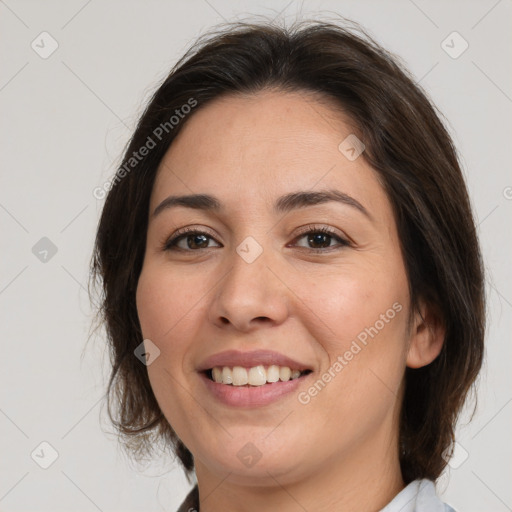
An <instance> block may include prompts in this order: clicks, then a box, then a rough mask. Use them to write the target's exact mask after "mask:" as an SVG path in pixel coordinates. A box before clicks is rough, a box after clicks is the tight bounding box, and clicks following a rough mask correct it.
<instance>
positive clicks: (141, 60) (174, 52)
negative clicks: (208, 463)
mask: <svg viewBox="0 0 512 512" xmlns="http://www.w3.org/2000/svg"><path fill="white" fill-rule="evenodd" d="M320 11H321V12H322V13H323V14H322V16H323V17H324V19H325V18H326V17H331V18H332V17H335V16H336V14H341V15H343V16H346V17H348V18H352V19H354V20H356V21H359V22H360V23H362V24H363V25H364V26H365V27H366V28H367V29H368V30H369V31H370V32H371V33H372V34H373V35H374V36H375V37H376V38H377V40H379V41H380V42H381V43H383V44H384V46H386V47H387V48H388V49H390V50H391V51H393V52H394V53H396V54H398V55H399V56H401V57H402V58H403V60H404V61H405V63H406V65H407V66H408V67H409V69H410V70H411V71H412V72H413V74H414V75H415V76H416V77H417V80H418V81H420V82H421V85H422V86H423V87H424V88H425V89H426V90H427V91H428V93H429V94H430V96H431V97H432V99H433V100H434V102H435V103H436V104H437V105H438V107H439V108H440V110H441V111H442V112H443V113H444V114H445V116H446V118H447V119H448V126H449V129H450V132H451V133H452V134H453V137H454V140H455V143H456V145H457V147H458V149H459V151H460V153H461V158H462V164H463V166H464V171H465V173H466V176H467V181H468V186H469V190H470V194H471V197H472V200H473V204H474V208H475V212H476V216H477V219H478V223H479V232H480V236H481V242H482V247H483V252H484V256H485V263H486V268H487V271H488V283H487V284H488V298H489V301H488V311H489V330H488V336H487V355H486V362H485V368H484V372H483V374H482V378H481V380H480V385H479V392H478V397H479V407H478V410H477V413H476V415H475V417H474V420H473V422H472V423H471V424H470V425H466V426H465V425H464V424H461V426H460V427H459V432H458V442H459V443H460V445H459V446H458V448H457V450H456V455H455V458H454V459H452V461H451V463H450V467H449V469H448V471H447V472H446V473H445V474H444V475H443V477H442V478H441V480H440V482H439V488H440V490H441V491H442V492H443V495H444V498H445V499H446V500H447V501H448V502H449V503H451V504H452V505H454V506H455V507H457V508H459V509H460V511H461V512H476V511H484V510H485V511H486V512H490V511H496V512H502V511H507V510H512V492H511V486H510V482H511V481H512V479H511V476H512V463H511V460H512V457H511V443H510V432H511V420H512V404H511V401H512V386H511V380H512V379H511V373H512V372H511V371H510V366H511V360H512V359H511V345H510V332H511V331H512V324H511V317H512V315H511V308H512V289H511V287H510V283H511V274H510V272H511V265H510V261H511V252H512V251H511V244H510V238H509V236H507V235H508V234H509V232H510V227H509V226H508V224H510V220H511V211H512V175H511V173H510V161H511V158H510V146H511V144H512V115H511V113H512V98H511V96H512V58H511V56H512V55H511V54H512V30H511V28H512V27H511V19H512V18H511V14H512V1H511V0H500V1H496V0H480V1H464V2H463V1H451V2H446V1H426V0H414V1H413V0H403V1H402V0H401V1H389V0H388V1H338V2H335V1H330V2H327V1H324V2H321V1H304V2H289V3H288V1H276V2H271V1H266V2H263V1H259V2H257V1H254V2H249V1H241V2H234V1H227V0H208V1H206V0H191V1H187V2H171V1H167V2H164V1H156V0H152V1H145V2H143V1H133V0H132V1H126V0H123V1H121V0H115V1H114V0H109V1H105V0H103V1H100V0H89V1H87V0H70V1H67V2H60V3H59V2H55V1H45V2H41V1H40V0H37V1H21V0H0V38H1V54H0V108H1V124H0V130H1V133H0V145H1V155H2V173H1V180H2V181H1V187H0V223H1V230H2V231H1V232H2V247H3V251H2V264H1V274H0V305H1V324H0V325H1V329H2V355H3V357H2V358H1V361H0V367H1V374H2V379H3V381H4V384H3V385H2V388H1V395H0V428H1V435H0V448H1V460H2V464H1V469H0V510H2V511H28V510H37V511H52V512H57V511H69V510H73V511H95V510H101V511H105V512H107V511H114V510H118V511H121V510H123V511H135V510H140V511H142V510H144V511H147V512H149V511H162V510H165V511H174V510H175V509H176V507H177V506H178V504H179V503H180V502H181V500H182V499H183V497H184V495H185V494H186V492H187V488H188V484H187V483H186V480H185V478H184V477H183V476H182V473H181V470H180V469H179V467H178V466H177V465H175V464H171V465H170V471H169V465H167V466H166V465H165V464H164V462H160V461H148V462H147V464H145V465H144V467H139V468H137V467H135V466H134V465H133V464H131V463H130V462H129V461H128V460H127V459H126V458H125V456H124V455H123V453H122V452H121V451H120V450H119V448H118V446H117V444H116V438H115V436H114V435H113V434H112V429H111V428H110V427H109V424H108V421H107V420H106V415H105V408H104V406H103V405H102V403H103V402H102V396H103V393H104V389H105V382H106V376H107V369H108V358H107V354H106V352H105V348H104V340H103V338H102V336H101V335H99V336H97V337H96V338H94V339H93V340H92V341H91V342H90V343H89V344H88V345H87V346H86V340H87V336H88V331H89V326H90V323H91V320H92V316H91V308H90V306H89V301H88V295H87V289H86V286H87V279H88V262H89V258H90V253H91V249H92V245H93V238H94V232H95V227H96V223H97V220H98V216H99V212H100V211H101V208H102V204H103V201H102V200H97V199H96V198H95V197H94V196H93V190H94V189H95V187H98V186H102V185H103V183H105V181H107V180H108V179H109V178H110V177H111V175H112V174H113V173H114V171H115V166H116V164H118V163H119V159H120V155H121V151H122V148H123V146H124V144H125V143H126V141H127V140H128V138H129V136H130V134H131V133H132V130H133V128H134V124H135V122H136V120H137V116H138V115H139V114H140V113H141V109H142V107H143V105H144V102H145V101H146V100H147V99H148V97H149V94H150V93H151V92H152V91H153V90H154V89H155V87H156V85H157V83H158V82H159V81H160V80H161V79H162V78H163V77H164V75H165V74H166V73H167V72H168V70H169V68H170V66H171V65H172V64H173V63H174V62H175V61H176V59H177V58H178V57H179V56H180V55H181V54H182V53H183V51H184V50H185V49H186V48H187V46H188V44H189V43H190V42H192V41H193V39H194V38H195V37H196V36H198V35H199V34H201V33H202V32H204V31H205V30H206V29H208V28H210V27H211V26H213V25H215V24H216V23H218V22H222V21H224V20H229V21H231V20H235V19H239V18H247V16H248V15H251V14H263V15H266V16H269V17H271V18H273V17H275V16H277V15H280V17H281V18H284V19H286V20H288V21H292V20H294V19H295V18H296V17H297V16H299V17H302V18H304V17H308V16H316V15H317V14H318V13H319V12H320ZM44 31H46V32H48V33H49V34H50V35H51V38H53V40H55V41H56V42H57V44H58V48H57V50H56V51H55V52H54V53H53V54H51V55H49V56H48V55H45V54H44V52H49V51H50V50H51V48H52V46H51V45H52V44H55V43H53V42H52V39H50V37H49V36H46V35H44V36H40V34H41V32H44ZM454 31H456V32H458V34H460V37H459V36H457V35H455V36H453V35H452V36H450V37H448V36H449V35H450V34H452V32H454ZM447 37H448V39H447ZM461 38H463V39H461ZM33 41H34V43H32V42H33ZM443 41H445V43H443ZM464 41H467V43H468V44H469V47H468V48H467V50H466V51H464V52H463V53H462V54H460V55H457V56H456V58H454V56H455V54H458V53H459V52H460V51H461V50H462V49H463V48H464V45H465V43H464ZM31 44H34V46H35V48H36V49H37V51H36V50H35V49H33V48H32V47H31ZM447 51H448V53H447ZM450 52H451V54H452V55H449V53H450ZM41 53H43V56H45V57H47V58H43V57H42V56H41ZM43 237H46V238H47V239H49V240H42V241H41V239H42V238H43ZM55 249H56V250H57V252H56V253H55V254H53V252H55ZM52 250H53V252H52ZM45 251H47V252H45ZM100 334H101V333H100ZM467 416H468V415H467V414H466V415H465V418H466V419H467ZM41 442H47V443H49V444H50V445H51V446H52V447H53V449H55V450H56V452H57V453H58V458H57V459H56V460H55V461H54V462H53V464H51V465H50V466H49V467H48V468H47V469H43V468H42V467H40V466H41V465H45V464H49V463H50V462H52V448H49V447H48V446H47V445H43V446H40V443H41ZM34 450H35V451H34ZM31 454H33V455H32V457H31Z"/></svg>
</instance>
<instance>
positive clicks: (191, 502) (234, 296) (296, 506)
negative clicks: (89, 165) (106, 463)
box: [93, 23, 484, 512]
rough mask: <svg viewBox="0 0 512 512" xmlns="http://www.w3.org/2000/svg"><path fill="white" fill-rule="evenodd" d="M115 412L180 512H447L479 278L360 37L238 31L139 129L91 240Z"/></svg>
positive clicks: (435, 170) (441, 178)
mask: <svg viewBox="0 0 512 512" xmlns="http://www.w3.org/2000/svg"><path fill="white" fill-rule="evenodd" d="M93 271H94V274H95V275H96V276H97V277H99V278H100V279H101V280H102V283H103V291H104V297H103V299H104V300H103V304H102V312H103V316H104V320H105V323H106V328H107V332H108V336H109V342H110V346H111V353H112V359H113V371H112V375H111V380H110V385H109V398H110V400H109V411H110V413H111V417H112V420H113V421H114V423H115V425H116V426H117V428H118V429H119V431H120V433H121V434H122V435H123V437H124V440H125V442H126V445H127V446H128V447H129V448H130V449H131V450H133V451H134V452H135V453H137V454H138V455H139V456H140V455H141V454H143V453H146V452H149V453H150V452H151V448H152V446H154V445H156V444H157V443H158V442H159V441H163V443H164V444H165V445H166V446H171V447H172V449H173V451H174V453H175V454H176V455H177V457H178V459H179V460H180V462H181V463H182V465H183V467H184V469H185V471H186V473H187V475H189V476H190V475H192V474H193V473H194V472H195V475H196V477H197V485H196V486H195V487H194V488H193V490H192V491H191V492H190V494H189V496H188V497H187V499H186V500H185V502H184V503H183V505H182V506H181V508H180V510H181V511H190V510H201V511H209V512H210V511H211V512H216V511H218V510H226V509H231V510H245V511H252V510H258V511H260V510H274V509H275V510H280V511H292V510H308V511H309V512H313V511H324V510H358V511H377V510H384V511H386V512H391V511H398V510H400V511H402V512H406V511H418V512H421V511H429V512H431V511H434V510H439V511H441V510H453V509H452V508H450V507H449V506H448V505H445V504H443V503H442V502H441V501H440V499H439V498H438V497H437V496H436V493H435V487H434V482H435V480H436V479H437V478H438V477H439V476H440V474H441V473H442V471H443V469H444V468H445V466H446V463H447V460H449V459H448V457H449V455H450V450H451V447H452V444H453V441H454V428H455V424H456V420H457V416H458V414H459V411H460V410H461V407H462V405H463V403H464V400H465V398H466V395H467V393H468V391H469V390H470V389H471V386H472V385H473V383H474V381H475V379H476V377H477V374H478V372H479V369H480V366H481V363H482V353H483V338H484V291H483V271H482V264H481V257H480V252H479V246H478V240H477V236H476V230H475V224H474V221H473V217H472V213H471V207H470V203H469V200H468V195H467V191H466V187H465V183H464V180H463V177H462V173H461V170H460V167H459V163H458V160H457V156H456V152H455V149H454V147H453V144H452V141H451V139H450V137H449V135H448V133H447V131H446V129H445V128H444V126H443V124H442V123H441V121H440V120H439V117H438V115H437V114H436V111H435V108H434V107H433V106H432V104H431V103H430V102H429V100H428V99H427V98H426V96H425V93H424V92H422V91H421V89H420V88H419V87H418V86H417V85H416V84H415V83H414V81H413V79H412V78H411V77H410V76H409V74H408V73H407V72H406V71H405V70H404V69H402V68H401V66H400V65H399V64H398V63H397V62H396V60H394V59H393V58H392V57H391V56H390V54H388V53H387V52H386V51H385V50H383V49H382V48H381V47H379V45H378V44H377V43H375V42H374V41H373V40H372V39H371V38H370V37H368V36H367V35H365V34H364V33H362V32H360V33H358V31H356V30H355V29H353V28H347V27H340V26H337V25H334V24H327V23H304V24H298V25H296V26H294V27H292V28H291V29H284V28H280V27H277V26H274V25H272V24H268V25H265V24H261V25H256V24H236V25H232V26H229V27H228V28H227V29H223V30H221V31H219V32H217V33H215V34H212V35H210V36H208V37H207V38H205V39H203V40H202V41H200V42H198V43H197V44H196V45H194V47H193V48H192V49H191V50H190V51H189V52H188V53H187V54H186V55H185V56H184V57H183V58H182V59H181V60H180V61H179V62H178V64H177V65H176V66H175V67H174V69H173V70H172V71H171V73H170V74H169V76H168V77H167V79H166V80H165V81H164V83H163V84H162V85H161V86H160V87H159V89H158V90H157V91H156V93H155V94H154V96H153V98H152V99H151V101H150V102H149V104H148V106H147V108H146V111H145V112H144V114H143V115H142V117H141V119H140V121H139V124H138V126H137V128H136V130H135V133H134V135H133V137H132V139H131V142H130V144H129V146H128V148H127V150H126V154H125V157H124V160H123V163H122V165H121V166H120V169H119V170H118V172H117V174H116V177H115V179H114V181H113V182H112V184H111V189H110V191H109V194H108V197H107V199H106V202H105V206H104V209H103V213H102V217H101V220H100V224H99V228H98V233H97V240H96V248H95V257H94V261H93Z"/></svg>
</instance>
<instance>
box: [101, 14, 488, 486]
mask: <svg viewBox="0 0 512 512" xmlns="http://www.w3.org/2000/svg"><path fill="white" fill-rule="evenodd" d="M346 25H347V26H343V27H342V26H339V25H338V24H332V23H323V22H302V23H298V24H295V25H294V26H293V27H291V28H282V27H280V26H276V25H274V24H272V23H262V24H251V23H236V24H229V25H228V26H227V28H226V27H223V28H222V29H221V30H219V31H217V32H214V33H211V34H209V35H207V37H205V38H203V39H201V40H199V41H198V42H197V43H196V44H195V45H193V46H192V47H191V49H190V50H189V51H188V52H187V53H186V54H185V55H184V56H183V57H182V59H181V60H180V61H179V62H178V63H177V64H176V66H175V67H174V68H173V69H172V70H171V72H170V74H169V75H168V77H167V78H166V79H165V80H164V82H163V83H162V84H161V86H160V87H159V88H158V89H157V91H156V93H155V94H154V95H153V97H152V98H151V100H150V101H149V104H148V105H147V107H146V110H145V112H144V113H143V115H142V116H141V118H140V120H139V123H138V125H137V128H136V130H135V133H134V135H133V137H132V139H131V141H130V143H129V144H128V146H127V149H126V152H125V155H124V159H123V162H122V164H121V166H120V168H119V170H118V172H117V174H116V177H115V182H114V184H113V186H112V188H111V189H110V191H109V193H108V196H107V198H106V201H105V205H104V208H103V212H102V216H101V220H100V222H99V226H98V231H97V237H96V245H95V252H94V257H93V261H92V275H93V278H94V279H99V280H100V281H101V283H102V296H101V301H102V302H101V306H100V313H101V318H102V320H103V321H104V323H105V325H106V330H107V335H108V340H109V346H110V354H111V361H112V373H111V378H110V382H109V386H108V405H109V415H110V418H111V420H112V421H113V423H114V425H115V426H116V427H117V429H118V431H119V432H120V433H121V435H122V436H121V437H122V439H123V440H124V442H125V444H126V446H127V447H128V448H129V449H131V450H133V451H134V452H137V453H139V454H141V453H151V448H152V443H153V442H154V441H155V440H163V441H164V443H167V444H168V445H171V446H172V447H173V450H174V453H175V454H176V455H177V456H178V458H179V459H180V461H181V463H182V464H183V466H184V468H185V470H186V472H187V474H189V473H190V472H191V471H192V469H193V457H192V455H191V453H190V452H189V451H188V449H187V448H186V447H185V446H184V445H183V443H182V442H181V441H180V440H179V439H178V437H177V436H176V434H175V433H174V431H173V430H172V428H171V426H170V425H169V424H168V422H167V420H166V419H165V417H164V416H163V414H162V412H161V410H160V408H159V406H158V403H157V401H156V399H155V397H154V394H153V391H152V389H151V386H150V383H149V379H148V374H147V370H146V367H145V366H144V365H143V364H141V363H140V361H139V360H138V359H137V358H136V357H135V356H134V350H135V348H136V347H137V346H138V345H139V344H140V343H141V342H142V339H143V338H142V334H141V329H140V325H139V321H138V316H137V309H136V305H135V293H136V289H137V281H138V278H139V275H140V272H141V269H142V263H143V259H144V252H145V243H146V231H147V224H148V209H149V199H150V195H151V192H152V187H153V183H154V180H155V175H156V172H157V169H158V167H159V164H160V162H161V160H162V158H163V156H164V154H165V153H166V151H167V150H168V148H169V146H170V145H171V143H172V141H173V140H174V138H175V137H176V135H177V134H178V133H179V131H180V129H181V128H182V126H183V125H184V123H186V122H187V119H189V118H190V117H191V116H193V115H194V112H195V111H197V110H199V109H201V108H203V107H204V106H205V105H207V104H208V102H209V101H211V100H213V99H214V98H218V97H220V96H221V95H226V94H240V93H243V94H252V93H257V92H258V91H262V90H264V89H269V88H272V89H278V90H281V91H283V92H287V91H299V92H312V93H317V94H319V95H320V96H321V97H325V98H326V99H330V100H334V102H335V104H336V105H339V106H340V107H341V108H342V109H343V110H344V111H345V112H346V113H347V114H348V115H349V117H350V119H351V120H352V122H353V123H354V124H355V126H356V128H357V129H358V131H359V133H360V135H361V137H362V140H363V142H364V144H365V146H366V149H365V152H364V153H363V156H364V158H366V159H367V161H368V163H369V164H370V165H371V166H372V167H373V168H374V169H375V170H376V172H377V173H378V175H379V178H380V180H381V183H382V185H383V186H384V188H385V190H386V192H387V195H388V197H389V200H390V201H391V204H392V207H393V209H394V214H395V219H396V223H397V229H398V234H399V237H400V240H401V244H402V251H403V255H404V261H405V266H406V271H407V274H408V279H409V286H410V295H411V306H412V308H413V309H414V308H415V307H417V306H418V301H419V300H423V301H425V302H426V303H427V304H430V305H431V306H432V307H434V308H435V309H436V311H438V312H439V313H440V315H441V318H442V322H443V323H444V325H445V327H446V337H445V343H444V346H443V348H442V350H441V353H440V355H439V356H438V357H437V358H436V360H435V361H434V362H432V363H431V364H429V365H428V366H426V367H424V368H420V369H410V368H407V370H406V374H405V393H404V398H403V404H402V414H401V420H400V431H399V439H400V454H399V456H400V463H401V468H402V475H403V478H404V481H405V482H406V483H407V482H410V481H412V480H414V479H416V478H430V479H434V480H435V479H436V478H437V477H438V476H439V475H440V473H441V472H442V470H443V468H444V467H445V465H446V461H445V458H444V453H445V452H446V450H449V449H450V447H451V446H452V443H453V441H454V428H455V424H456V421H457V418H458V415H459V412H460V410H461V407H462V405H463V403H464V400H465V398H466V395H467V393H468V391H469V390H470V389H471V387H472V385H473V383H474V381H475V379H476V377H477V375H478V372H479V370H480V367H481V364H482V357H483V339H484V325H485V317H484V300H485V298H484V277H483V267H482V262H481V256H480V250H479V245H478V239H477V235H476V229H475V223H474V220H473V216H472V212H471V207H470V202H469V199H468V195H467V191H466V187H465V183H464V178H463V175H462V173H461V169H460V167H459V163H458V158H457V155H456V150H455V148H454V146H453V143H452V141H451V138H450V136H449V134H448V133H447V130H446V129H445V127H444V126H443V124H442V122H441V121H440V119H439V116H438V114H437V113H436V110H435V107H434V106H433V105H432V104H431V102H430V101H429V100H428V99H427V96H426V94H425V93H424V92H423V91H422V90H421V88H420V87H419V86H418V85H417V84H416V83H415V82H414V79H413V78H412V77H411V76H410V75H409V73H408V72H407V71H406V70H405V69H404V68H403V67H402V66H401V65H400V64H399V62H398V60H397V58H396V57H393V56H392V55H390V53H388V52H386V51H385V50H384V49H382V48H381V47H380V46H379V45H378V44H377V43H376V42H375V41H374V40H373V39H372V38H371V37H370V36H368V35H367V34H366V33H365V32H364V31H363V30H362V29H360V28H357V27H356V25H355V24H354V23H351V24H349V23H347V24H346ZM194 102H195V103H194ZM186 104H189V105H192V104H194V105H197V106H195V108H193V109H192V111H191V112H190V113H189V114H188V115H181V114H183V113H186V112H187V111H188V110H190V109H188V110H186V109H183V106H184V105H186ZM177 111H179V112H177ZM175 113H176V114H178V113H181V114H180V115H179V120H178V122H177V123H174V122H170V121H169V120H170V118H171V116H173V114H175ZM176 119H177V118H176ZM176 119H175V121H176ZM165 123H167V124H165ZM158 127H160V130H159V131H157V132H156V133H158V134H159V137H156V136H155V130H156V129H157V128H158ZM162 127H165V129H162ZM148 137H152V139H153V140H156V139H159V140H158V141H157V143H156V144H155V147H153V148H152V149H151V150H150V151H149V152H147V154H146V155H145V156H144V157H143V158H141V159H140V160H139V159H138V160H137V162H136V163H135V162H134V161H133V160H130V159H132V158H133V154H134V152H137V151H138V150H139V149H140V148H141V147H142V146H144V145H145V144H147V141H148Z"/></svg>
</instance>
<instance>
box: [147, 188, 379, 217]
mask: <svg viewBox="0 0 512 512" xmlns="http://www.w3.org/2000/svg"><path fill="white" fill-rule="evenodd" d="M329 202H337V203H341V204H345V205H347V206H351V207H353V208H355V209H357V210H359V211H360V212H361V213H363V214H364V215H366V216H367V217H368V218H369V219H371V218H372V217H371V215H370V213H369V212H368V210H367V209H366V208H365V207H364V206H363V205H362V204H361V203H360V202H359V201H357V200H356V199H354V198H353V197H351V196H349V195H348V194H345V193H344V192H341V191H339V190H322V191H318V192H305V191H301V192H292V193H290V194H286V195H284V196H281V197H280V198H279V199H278V200H277V201H276V203H275V205H274V212H275V213H288V212H290V211H292V210H295V209H298V208H305V207H308V206H314V205H319V204H325V203H329ZM177 206H183V207H185V208H193V209H195V210H205V211H215V212H218V211H220V210H222V204H221V202H220V201H219V200H218V199H217V198H216V197H214V196H211V195H208V194H190V195H184V196H169V197H167V198H166V199H164V200H163V201H162V202H161V203H160V204H159V205H158V206H157V207H156V208H155V210H154V212H153V218H154V217H156V216H157V215H158V214H159V213H161V212H162V211H164V210H167V209H169V208H173V207H177Z"/></svg>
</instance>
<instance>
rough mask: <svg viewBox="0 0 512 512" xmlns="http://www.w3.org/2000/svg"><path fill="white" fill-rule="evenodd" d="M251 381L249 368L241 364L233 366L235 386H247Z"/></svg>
mask: <svg viewBox="0 0 512 512" xmlns="http://www.w3.org/2000/svg"><path fill="white" fill-rule="evenodd" d="M248 382H249V377H248V375H247V370H246V369H245V368H242V367H241V366H235V367H234V368H233V386H245V385H246V384H247V383H248Z"/></svg>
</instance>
